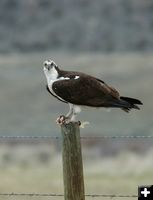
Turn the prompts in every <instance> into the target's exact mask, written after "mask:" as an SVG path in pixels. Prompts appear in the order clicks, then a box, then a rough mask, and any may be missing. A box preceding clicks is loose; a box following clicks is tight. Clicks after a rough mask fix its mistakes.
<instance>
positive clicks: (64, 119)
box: [56, 115, 81, 127]
mask: <svg viewBox="0 0 153 200" xmlns="http://www.w3.org/2000/svg"><path fill="white" fill-rule="evenodd" d="M70 122H71V119H70V118H69V117H66V116H64V115H60V116H59V117H58V118H57V119H56V123H57V124H58V125H60V126H61V125H62V124H68V123H70ZM73 122H75V123H78V125H79V126H80V127H81V122H80V121H73Z"/></svg>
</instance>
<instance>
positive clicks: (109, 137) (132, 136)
mask: <svg viewBox="0 0 153 200" xmlns="http://www.w3.org/2000/svg"><path fill="white" fill-rule="evenodd" d="M2 139H8V140H9V139H10V140H17V139H22V140H24V139H37V140H45V139H50V140H58V139H62V137H59V136H29V135H27V136H26V135H25V136H20V135H19V136H7V135H0V140H2ZM81 139H83V140H89V139H90V140H95V139H98V140H99V139H101V140H103V139H153V136H152V135H148V136H145V135H136V136H134V135H115V136H111V135H102V136H82V137H81Z"/></svg>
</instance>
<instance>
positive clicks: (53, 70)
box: [43, 59, 58, 80]
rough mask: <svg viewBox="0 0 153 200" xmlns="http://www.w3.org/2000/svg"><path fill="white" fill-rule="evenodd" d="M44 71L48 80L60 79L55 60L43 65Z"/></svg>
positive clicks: (47, 61)
mask: <svg viewBox="0 0 153 200" xmlns="http://www.w3.org/2000/svg"><path fill="white" fill-rule="evenodd" d="M43 69H44V74H45V76H46V78H47V80H48V79H50V80H53V79H56V78H57V77H58V66H57V64H56V63H55V62H54V61H53V60H51V59H49V60H46V61H45V62H44V63H43Z"/></svg>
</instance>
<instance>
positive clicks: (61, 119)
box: [56, 115, 70, 125]
mask: <svg viewBox="0 0 153 200" xmlns="http://www.w3.org/2000/svg"><path fill="white" fill-rule="evenodd" d="M69 121H70V119H69V118H68V117H65V116H64V115H60V116H59V117H58V118H57V119H56V123H57V124H59V125H62V124H68V122H69Z"/></svg>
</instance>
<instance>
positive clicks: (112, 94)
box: [43, 59, 143, 125]
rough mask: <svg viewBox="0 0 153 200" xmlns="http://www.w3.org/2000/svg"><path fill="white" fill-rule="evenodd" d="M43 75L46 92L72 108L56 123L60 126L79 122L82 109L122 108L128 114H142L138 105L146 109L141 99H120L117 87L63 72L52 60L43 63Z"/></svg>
mask: <svg viewBox="0 0 153 200" xmlns="http://www.w3.org/2000/svg"><path fill="white" fill-rule="evenodd" d="M43 71H44V74H45V76H46V80H47V85H46V89H47V91H48V92H49V93H50V94H51V95H52V96H54V97H55V98H57V99H58V100H60V101H62V102H64V103H67V104H68V105H69V112H68V113H67V114H66V115H60V116H59V117H58V118H57V120H56V122H57V123H58V124H60V125H62V124H68V123H70V122H77V121H76V116H77V114H78V113H80V112H81V109H82V107H92V108H101V107H102V108H103V107H104V108H119V109H122V110H123V111H125V112H127V113H128V112H129V111H130V110H131V109H137V110H140V107H139V106H138V105H143V103H142V102H141V101H140V100H138V99H135V98H130V97H124V96H120V94H119V92H118V91H117V90H116V89H115V88H114V87H112V86H109V85H108V84H106V83H105V82H104V81H102V80H101V79H99V78H96V77H94V76H91V75H88V74H85V73H82V72H77V71H65V70H62V69H61V68H60V67H59V66H58V65H57V64H56V63H55V62H54V61H53V60H51V59H48V60H46V61H44V63H43ZM78 122H79V124H81V122H80V121H78Z"/></svg>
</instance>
